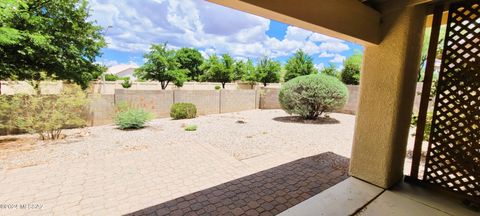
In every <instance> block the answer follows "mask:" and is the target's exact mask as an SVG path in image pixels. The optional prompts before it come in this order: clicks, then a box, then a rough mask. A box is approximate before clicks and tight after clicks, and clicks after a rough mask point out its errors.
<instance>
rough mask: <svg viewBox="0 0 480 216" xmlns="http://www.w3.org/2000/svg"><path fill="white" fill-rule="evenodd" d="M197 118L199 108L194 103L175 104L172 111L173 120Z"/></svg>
mask: <svg viewBox="0 0 480 216" xmlns="http://www.w3.org/2000/svg"><path fill="white" fill-rule="evenodd" d="M196 116H197V107H196V106H195V104H192V103H175V104H173V105H172V107H171V109H170V117H172V118H173V119H191V118H195V117H196Z"/></svg>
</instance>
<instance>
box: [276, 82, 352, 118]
mask: <svg viewBox="0 0 480 216" xmlns="http://www.w3.org/2000/svg"><path fill="white" fill-rule="evenodd" d="M347 99H348V89H347V87H346V86H345V84H343V83H342V82H341V81H340V80H338V79H337V78H335V77H332V76H328V75H324V74H312V75H306V76H300V77H297V78H294V79H292V80H290V81H288V82H286V83H285V84H283V85H282V88H281V89H280V93H279V100H280V105H281V107H282V109H283V110H285V111H286V112H287V113H289V114H297V115H300V116H301V117H303V118H305V119H317V118H318V117H319V116H321V115H322V114H323V113H325V112H331V111H334V110H337V109H340V108H342V107H343V106H344V105H345V103H346V102H347Z"/></svg>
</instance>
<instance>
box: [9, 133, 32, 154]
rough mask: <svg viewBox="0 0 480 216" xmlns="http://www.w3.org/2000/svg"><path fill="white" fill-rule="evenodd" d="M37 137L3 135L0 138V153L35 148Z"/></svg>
mask: <svg viewBox="0 0 480 216" xmlns="http://www.w3.org/2000/svg"><path fill="white" fill-rule="evenodd" d="M36 141H37V139H35V138H34V137H3V138H0V155H1V154H2V153H4V152H10V151H29V150H32V149H34V148H35V143H36Z"/></svg>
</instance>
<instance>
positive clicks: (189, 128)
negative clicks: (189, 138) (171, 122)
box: [185, 125, 197, 131]
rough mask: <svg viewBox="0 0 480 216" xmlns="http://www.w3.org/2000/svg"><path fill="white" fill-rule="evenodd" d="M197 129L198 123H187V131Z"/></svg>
mask: <svg viewBox="0 0 480 216" xmlns="http://www.w3.org/2000/svg"><path fill="white" fill-rule="evenodd" d="M196 130H197V125H187V126H186V127H185V131H196Z"/></svg>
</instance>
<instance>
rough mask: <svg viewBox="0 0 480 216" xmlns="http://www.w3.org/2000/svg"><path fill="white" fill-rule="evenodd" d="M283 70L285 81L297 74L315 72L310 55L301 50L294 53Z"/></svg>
mask: <svg viewBox="0 0 480 216" xmlns="http://www.w3.org/2000/svg"><path fill="white" fill-rule="evenodd" d="M285 70H286V73H285V77H284V80H285V82H287V81H289V80H291V79H293V78H295V77H298V76H303V75H309V74H314V73H317V69H315V65H314V64H313V59H312V57H311V56H309V55H308V54H307V53H305V52H304V51H303V50H298V51H297V52H296V53H295V55H294V56H293V57H291V58H290V59H289V60H288V61H287V64H286V65H285Z"/></svg>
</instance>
